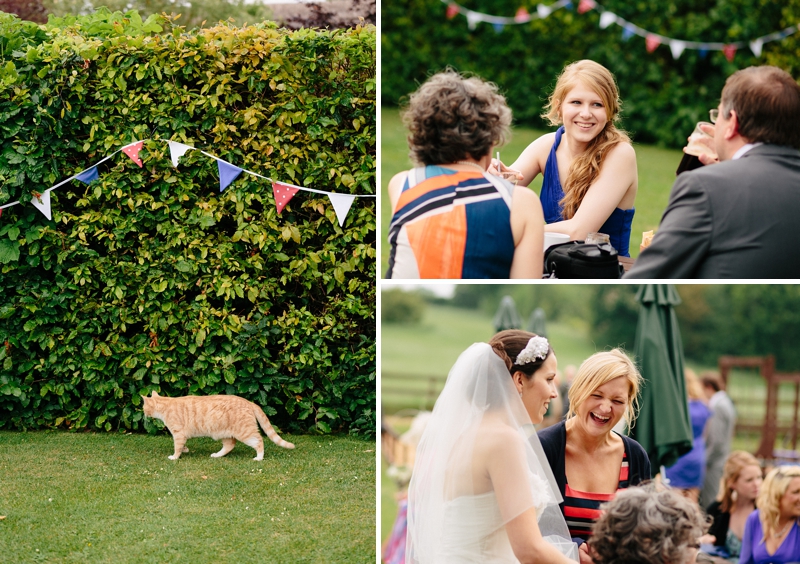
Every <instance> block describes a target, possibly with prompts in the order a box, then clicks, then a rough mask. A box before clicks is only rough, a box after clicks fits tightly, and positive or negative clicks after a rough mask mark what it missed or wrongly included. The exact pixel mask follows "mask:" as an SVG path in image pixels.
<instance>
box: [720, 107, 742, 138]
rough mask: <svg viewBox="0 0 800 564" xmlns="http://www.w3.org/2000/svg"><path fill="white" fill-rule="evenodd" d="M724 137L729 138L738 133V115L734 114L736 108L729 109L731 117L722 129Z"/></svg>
mask: <svg viewBox="0 0 800 564" xmlns="http://www.w3.org/2000/svg"><path fill="white" fill-rule="evenodd" d="M724 135H725V139H728V140H731V139H733V138H734V137H736V136H737V135H740V134H739V116H737V115H736V110H731V117H730V118H729V119H728V125H727V126H726V127H725V131H724Z"/></svg>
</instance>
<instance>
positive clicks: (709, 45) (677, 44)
mask: <svg viewBox="0 0 800 564" xmlns="http://www.w3.org/2000/svg"><path fill="white" fill-rule="evenodd" d="M441 1H442V3H444V4H446V5H447V10H446V12H445V13H446V16H447V18H448V19H453V18H454V17H456V16H457V15H458V14H462V15H463V16H464V17H465V18H466V19H467V25H468V27H469V29H470V30H474V29H475V28H476V27H477V25H478V24H479V23H481V22H484V23H488V24H491V25H492V26H493V27H494V29H495V31H496V32H498V33H500V32H501V31H502V30H503V27H504V26H506V25H520V24H525V23H528V22H530V21H531V20H534V19H544V18H546V17H548V16H549V15H550V14H552V13H553V12H555V11H556V10H560V9H561V8H573V7H574V5H573V3H572V1H571V0H559V1H558V2H555V3H554V4H551V5H549V6H545V5H544V4H538V5H537V6H536V12H535V13H533V14H531V13H529V12H528V10H527V9H525V8H524V7H520V8H519V9H518V10H517V13H516V14H515V15H514V16H513V17H508V16H496V15H492V14H485V13H482V12H476V11H474V10H470V9H469V8H465V7H464V6H461V5H459V4H457V3H455V2H453V1H452V0H441ZM590 10H595V11H596V12H598V13H599V14H600V28H601V29H606V28H608V27H609V26H610V25H611V24H616V25H618V26H620V27H621V28H622V39H623V41H628V39H630V38H631V37H633V36H634V35H638V36H639V37H643V38H644V40H645V48H646V49H647V52H648V53H652V52H653V51H655V50H656V49H657V48H658V47H659V46H660V45H667V46H668V47H669V48H670V52H671V53H672V57H673V58H674V59H678V58H679V57H680V56H681V54H682V53H683V52H684V51H685V50H686V49H693V50H697V51H700V54H701V56H702V55H704V54H705V53H707V52H708V51H722V53H723V54H724V55H725V58H727V59H728V60H729V61H731V62H732V61H733V58H734V57H735V56H736V52H737V51H738V50H739V49H742V48H745V47H749V48H750V50H751V51H752V52H753V54H754V55H755V56H756V57H760V56H761V52H762V49H763V47H764V44H765V43H769V42H771V41H780V40H782V39H785V38H787V37H789V36H790V35H794V34H795V33H797V32H798V31H800V24H798V25H793V26H789V27H787V28H786V29H782V30H780V31H775V32H773V33H770V34H767V35H764V36H762V37H758V38H756V39H753V40H751V41H734V42H732V43H722V42H713V41H711V42H709V41H689V40H684V39H675V38H672V37H667V36H664V35H660V34H658V33H654V32H651V31H648V30H646V29H644V28H641V27H639V26H638V25H636V24H634V23H631V22H629V21H628V20H626V19H624V18H621V17H620V16H618V15H616V14H614V13H613V12H610V11H609V10H606V9H605V8H603V6H601V5H600V4H598V3H597V2H596V1H595V0H579V2H578V7H577V12H578V13H579V14H585V13H586V12H588V11H590Z"/></svg>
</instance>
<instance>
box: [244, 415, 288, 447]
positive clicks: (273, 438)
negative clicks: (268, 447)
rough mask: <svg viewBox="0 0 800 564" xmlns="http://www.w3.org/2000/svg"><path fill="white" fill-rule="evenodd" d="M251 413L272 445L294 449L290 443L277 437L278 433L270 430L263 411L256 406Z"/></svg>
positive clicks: (270, 426) (270, 427)
mask: <svg viewBox="0 0 800 564" xmlns="http://www.w3.org/2000/svg"><path fill="white" fill-rule="evenodd" d="M253 413H255V415H256V419H258V422H259V424H260V425H261V428H262V429H264V432H265V433H266V434H267V436H268V437H269V439H270V440H271V441H272V442H273V443H275V444H276V445H278V446H279V447H283V448H294V445H293V444H292V443H290V442H288V441H284V440H283V439H282V438H280V437H279V436H278V433H276V432H275V429H273V428H272V425H271V424H270V422H269V419H267V416H266V414H265V413H264V410H263V409H261V408H260V407H259V406H257V405H253Z"/></svg>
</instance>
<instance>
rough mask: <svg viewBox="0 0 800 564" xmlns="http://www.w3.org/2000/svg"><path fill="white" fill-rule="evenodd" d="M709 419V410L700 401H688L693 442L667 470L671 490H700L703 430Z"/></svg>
mask: <svg viewBox="0 0 800 564" xmlns="http://www.w3.org/2000/svg"><path fill="white" fill-rule="evenodd" d="M709 417H711V410H709V409H708V407H706V404H704V403H703V402H702V401H700V400H695V399H690V400H689V419H690V420H691V421H692V434H693V435H694V441H693V443H692V445H693V446H692V450H690V451H689V452H687V453H686V454H684V455H683V456H681V457H680V458H679V459H678V461H677V462H676V463H675V464H673V465H672V466H670V467H669V468H667V472H666V474H667V478H669V485H670V486H672V487H673V488H702V487H703V479H704V478H705V471H706V441H705V439H703V429H705V426H706V421H708V418H709Z"/></svg>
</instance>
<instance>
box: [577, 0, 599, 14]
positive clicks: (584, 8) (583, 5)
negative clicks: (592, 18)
mask: <svg viewBox="0 0 800 564" xmlns="http://www.w3.org/2000/svg"><path fill="white" fill-rule="evenodd" d="M594 7H595V2H594V0H581V1H580V2H579V3H578V13H579V14H585V13H586V12H588V11H589V10H591V9H592V8H594Z"/></svg>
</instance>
